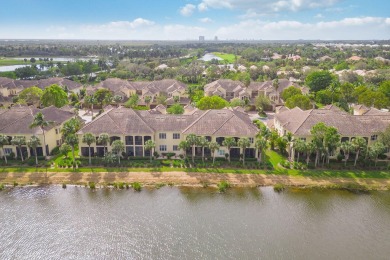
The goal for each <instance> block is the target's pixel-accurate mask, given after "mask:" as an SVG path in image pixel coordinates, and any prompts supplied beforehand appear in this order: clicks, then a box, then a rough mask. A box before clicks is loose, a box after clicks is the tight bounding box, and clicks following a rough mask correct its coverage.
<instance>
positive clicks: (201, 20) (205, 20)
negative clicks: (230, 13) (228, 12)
mask: <svg viewBox="0 0 390 260" xmlns="http://www.w3.org/2000/svg"><path fill="white" fill-rule="evenodd" d="M199 21H200V22H202V23H211V22H213V20H212V19H210V18H208V17H205V18H200V19H199Z"/></svg>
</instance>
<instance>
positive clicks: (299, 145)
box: [293, 139, 306, 162]
mask: <svg viewBox="0 0 390 260" xmlns="http://www.w3.org/2000/svg"><path fill="white" fill-rule="evenodd" d="M305 146H306V143H305V141H303V140H302V139H298V140H296V141H295V142H294V144H293V148H294V150H295V151H297V162H299V155H300V153H302V152H304V151H305V150H306V147H305Z"/></svg>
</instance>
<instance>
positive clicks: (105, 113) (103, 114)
mask: <svg viewBox="0 0 390 260" xmlns="http://www.w3.org/2000/svg"><path fill="white" fill-rule="evenodd" d="M113 109H114V108H113V107H112V108H110V109H109V110H107V111H104V112H103V113H101V114H100V115H98V116H97V117H96V118H95V119H93V120H91V122H89V123H87V124H85V125H84V126H83V127H82V128H81V129H80V130H79V131H77V133H79V132H80V131H81V130H83V129H84V128H86V127H87V126H89V125H91V124H92V123H94V122H96V121H97V120H99V119H101V118H102V117H103V116H105V115H107V114H108V112H110V111H111V110H113ZM110 118H111V117H110ZM111 120H112V118H111Z"/></svg>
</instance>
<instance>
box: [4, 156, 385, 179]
mask: <svg viewBox="0 0 390 260" xmlns="http://www.w3.org/2000/svg"><path fill="white" fill-rule="evenodd" d="M76 154H77V153H76ZM69 157H72V155H71V152H69ZM265 157H266V160H267V161H270V162H271V163H272V165H273V167H274V169H273V170H259V169H239V168H171V167H166V166H159V167H155V168H139V167H134V168H128V167H100V166H96V167H88V166H84V167H80V168H78V169H76V170H74V171H73V169H72V168H53V169H51V168H45V167H38V168H36V167H29V166H24V165H21V166H9V167H1V168H0V173H8V172H42V173H44V172H46V171H48V172H173V171H183V172H198V173H235V174H276V175H288V176H297V177H298V176H301V177H332V178H353V179H358V178H379V179H390V171H385V170H383V171H378V170H327V169H325V170H323V169H321V170H315V169H309V170H295V169H285V168H282V167H280V166H279V163H280V162H282V161H283V160H286V158H285V157H283V156H282V155H280V154H278V153H277V152H275V151H271V150H268V151H267V152H266V156H265ZM52 160H53V161H54V162H56V163H57V164H58V162H59V160H60V157H57V158H53V159H52ZM140 162H141V161H140Z"/></svg>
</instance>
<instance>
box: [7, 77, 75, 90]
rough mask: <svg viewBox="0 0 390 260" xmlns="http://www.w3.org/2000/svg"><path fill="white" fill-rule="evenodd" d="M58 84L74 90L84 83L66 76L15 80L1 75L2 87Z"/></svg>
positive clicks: (42, 87) (44, 86) (40, 86)
mask: <svg viewBox="0 0 390 260" xmlns="http://www.w3.org/2000/svg"><path fill="white" fill-rule="evenodd" d="M53 84H57V85H59V86H67V87H68V89H69V90H73V89H76V88H79V87H81V86H82V85H81V84H80V83H78V82H74V81H71V80H69V79H65V78H49V79H40V80H13V79H8V78H3V77H0V88H8V89H13V88H29V87H32V86H37V87H39V88H41V89H44V88H46V87H48V86H50V85H53Z"/></svg>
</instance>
